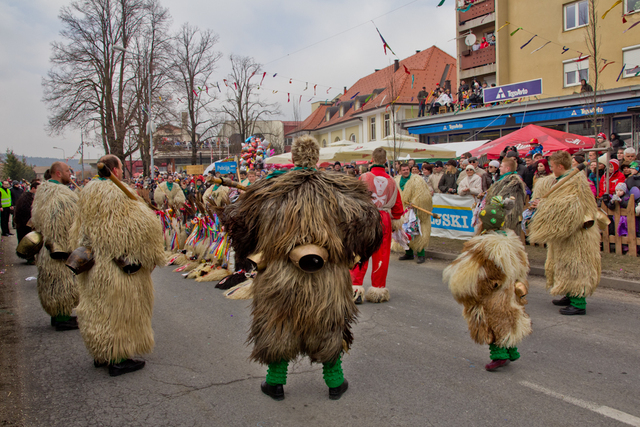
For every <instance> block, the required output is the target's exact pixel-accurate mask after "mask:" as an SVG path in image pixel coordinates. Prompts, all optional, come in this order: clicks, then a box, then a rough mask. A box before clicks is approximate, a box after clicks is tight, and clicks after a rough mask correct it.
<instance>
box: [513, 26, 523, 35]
mask: <svg viewBox="0 0 640 427" xmlns="http://www.w3.org/2000/svg"><path fill="white" fill-rule="evenodd" d="M521 29H522V27H518V28H516V29H515V31H514V32H512V33H511V35H512V36H513V35H514V34H515V33H517V32H518V31H520V30H521Z"/></svg>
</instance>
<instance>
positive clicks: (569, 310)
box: [560, 305, 587, 316]
mask: <svg viewBox="0 0 640 427" xmlns="http://www.w3.org/2000/svg"><path fill="white" fill-rule="evenodd" d="M560 314H563V315H565V316H575V315H581V314H587V310H585V309H584V308H578V307H574V306H572V305H570V306H568V307H565V308H561V309H560Z"/></svg>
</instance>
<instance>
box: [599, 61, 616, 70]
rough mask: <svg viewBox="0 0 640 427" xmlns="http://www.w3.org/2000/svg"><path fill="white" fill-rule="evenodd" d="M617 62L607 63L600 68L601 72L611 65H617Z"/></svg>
mask: <svg viewBox="0 0 640 427" xmlns="http://www.w3.org/2000/svg"><path fill="white" fill-rule="evenodd" d="M615 63H616V61H611V62H607V61H605V64H604V65H603V66H602V68H600V72H602V70H604V69H605V68H607V67H608V66H609V65H611V64H615Z"/></svg>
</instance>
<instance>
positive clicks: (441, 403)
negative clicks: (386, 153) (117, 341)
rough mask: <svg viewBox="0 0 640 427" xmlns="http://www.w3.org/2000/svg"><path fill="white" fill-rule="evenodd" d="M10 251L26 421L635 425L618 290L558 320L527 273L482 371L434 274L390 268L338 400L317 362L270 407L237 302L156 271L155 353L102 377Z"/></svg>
mask: <svg viewBox="0 0 640 427" xmlns="http://www.w3.org/2000/svg"><path fill="white" fill-rule="evenodd" d="M4 240H5V239H4V238H3V241H4ZM14 245H15V244H14V242H13V240H10V241H9V242H3V247H4V255H3V257H4V258H3V259H2V261H3V265H5V267H2V269H5V268H6V272H5V273H4V276H3V277H2V285H0V286H13V287H15V289H16V290H17V292H16V299H15V304H14V307H13V308H12V309H11V310H12V314H13V315H14V316H15V318H17V325H18V326H17V328H18V334H19V336H20V337H21V339H20V340H19V349H18V352H17V356H16V357H17V358H18V360H19V363H18V365H19V368H18V371H19V374H20V376H21V377H22V379H23V380H22V391H21V397H22V399H21V402H20V405H21V406H22V410H23V414H24V425H27V426H64V427H72V426H93V425H95V426H259V427H270V426H301V425H305V426H337V425H340V426H422V425H434V426H461V425H474V426H485V425H486V426H496V425H528V426H529V425H530V426H538V425H539V426H549V425H568V426H573V425H575V426H577V425H605V426H608V425H629V424H630V425H640V340H639V338H640V328H639V327H638V326H639V325H640V297H639V296H637V295H634V294H625V293H622V292H618V291H609V290H604V289H603V290H599V291H598V292H597V294H596V295H595V296H594V297H593V298H590V299H589V305H588V315H587V316H582V317H563V316H560V315H559V314H558V311H557V308H556V307H554V306H553V305H551V302H550V300H551V298H550V297H549V296H548V295H547V294H546V293H545V291H544V287H543V282H542V279H541V278H536V277H533V278H532V280H531V282H532V286H531V293H530V296H529V305H528V306H527V311H528V312H529V314H530V315H531V317H532V319H533V327H534V333H533V335H531V336H530V337H529V338H528V339H526V340H525V341H524V342H523V343H522V345H521V346H520V352H521V354H522V358H521V359H520V360H519V361H517V362H515V363H512V364H511V365H510V366H508V367H507V368H505V369H504V370H502V371H499V372H495V373H489V372H486V371H485V370H484V368H483V367H484V364H485V363H487V362H488V348H487V347H483V346H478V345H476V344H474V343H473V342H472V341H471V339H470V338H469V335H468V332H467V328H466V324H465V322H464V320H463V319H462V317H461V307H460V306H458V305H457V304H456V303H455V302H454V300H453V298H452V297H451V295H450V293H449V291H448V289H447V288H446V287H445V286H444V285H443V284H442V281H441V275H442V269H443V268H444V267H445V266H446V264H445V263H443V262H439V261H433V260H429V261H428V262H427V263H425V264H423V265H416V264H415V263H410V262H409V263H407V262H404V263H401V262H399V261H392V263H391V268H390V278H389V280H388V284H389V288H390V290H391V296H392V298H391V301H390V302H388V303H385V304H379V305H376V304H364V305H362V306H360V310H361V313H360V317H359V323H358V324H357V326H356V327H355V337H356V341H355V343H354V346H353V349H352V350H351V352H350V354H349V355H347V356H345V357H344V363H343V367H344V370H345V375H346V377H347V378H348V379H349V382H350V388H349V390H348V392H347V393H346V394H345V395H344V396H343V398H342V399H341V400H339V401H330V400H329V399H328V396H327V394H328V392H327V388H326V386H325V385H324V382H323V380H322V369H321V367H320V366H318V365H310V364H309V363H308V360H302V361H300V362H298V363H297V364H295V365H294V366H293V367H292V369H291V372H290V375H289V378H288V383H287V385H286V386H285V393H286V399H285V400H284V401H283V402H276V401H273V400H272V399H270V398H268V397H266V396H264V395H263V394H262V393H261V392H260V388H259V386H260V382H261V381H262V380H263V379H264V375H265V368H264V367H262V366H260V365H258V364H255V363H252V362H249V361H248V356H249V352H250V351H249V348H248V347H247V346H246V345H245V339H246V335H247V334H246V332H247V330H248V327H249V310H248V301H234V300H228V299H225V298H224V297H223V296H222V294H221V291H219V290H217V289H215V288H214V287H213V286H212V285H211V284H204V283H196V282H195V281H192V280H186V279H183V278H182V277H181V276H180V275H179V274H178V273H173V272H172V270H171V269H170V268H162V269H157V270H156V271H155V272H154V281H155V285H156V303H155V311H154V318H153V326H154V330H155V336H156V348H155V351H154V352H153V353H152V354H150V355H148V356H146V360H147V367H146V368H145V369H143V370H142V371H139V372H136V373H133V374H128V375H124V376H121V377H116V378H111V377H109V376H108V374H107V372H106V370H105V369H104V368H103V369H96V368H94V367H93V364H92V360H91V358H90V356H89V355H88V353H87V352H86V350H85V348H84V345H83V343H82V339H81V337H80V334H79V333H78V331H68V332H55V331H54V330H53V329H52V328H51V327H50V326H49V318H48V317H47V315H46V314H45V313H44V312H43V311H42V309H41V307H40V304H39V302H38V297H37V293H36V285H35V282H34V281H26V280H25V279H26V278H27V277H30V276H35V275H36V268H35V267H33V266H26V265H24V264H19V261H18V260H17V259H16V258H15V257H14V255H13V246H14ZM365 285H366V286H368V284H367V283H365ZM6 311H7V310H5V312H1V311H0V321H4V320H3V319H6V318H3V317H2V316H8V315H9V314H7V313H6ZM5 350H6V348H5ZM18 393H19V391H18ZM2 398H4V396H3V397H2ZM1 407H2V405H1V404H0V408H1ZM0 415H1V414H0ZM1 421H2V417H1V416H0V425H2V424H3V423H2V422H1Z"/></svg>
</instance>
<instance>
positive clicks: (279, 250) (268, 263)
mask: <svg viewBox="0 0 640 427" xmlns="http://www.w3.org/2000/svg"><path fill="white" fill-rule="evenodd" d="M291 157H292V159H293V163H294V164H295V166H296V167H295V168H294V169H293V170H292V171H290V172H288V173H286V174H284V175H272V177H268V179H263V180H260V181H257V182H256V183H254V184H253V185H251V186H250V187H249V188H248V189H247V190H246V192H244V193H243V194H242V195H241V196H240V198H239V199H238V201H237V202H236V203H233V204H231V205H229V206H228V207H227V208H226V209H225V212H224V215H223V224H224V225H225V227H226V229H227V230H228V232H229V234H230V237H231V242H232V246H233V247H234V249H235V251H236V255H237V256H238V257H239V258H240V259H245V258H249V259H254V258H255V257H254V256H253V255H255V254H259V258H260V261H258V262H257V265H258V273H257V275H256V277H255V279H254V281H253V285H252V294H253V302H252V310H251V315H252V322H251V329H250V334H249V341H250V342H252V343H253V351H252V352H251V359H253V360H254V361H256V362H259V363H262V364H265V365H268V366H269V368H268V370H267V378H266V381H264V382H263V383H262V384H261V389H262V392H263V393H265V394H267V395H269V396H271V397H272V398H273V399H276V400H282V399H284V389H283V386H284V385H285V384H286V380H287V368H288V364H289V362H290V361H292V360H294V359H296V358H297V357H298V356H301V355H303V356H304V355H306V356H308V357H309V358H310V359H311V362H315V363H322V364H323V375H324V380H325V383H326V384H327V386H328V387H329V398H330V399H334V400H336V399H339V398H340V397H341V396H342V394H343V393H344V392H345V391H346V390H347V388H348V385H349V384H348V382H347V380H346V379H344V375H343V372H342V359H341V357H342V353H343V351H347V350H348V349H349V347H350V346H351V343H352V341H353V335H352V332H351V324H352V323H353V322H354V320H355V317H356V315H357V313H358V310H357V308H356V306H355V304H354V302H353V297H352V290H351V280H350V277H349V268H350V267H351V266H352V265H353V263H354V262H356V259H357V257H359V258H360V259H367V258H369V256H371V254H372V253H373V252H374V251H375V250H376V249H377V248H378V246H379V245H380V242H381V240H382V227H381V225H380V215H379V214H378V210H377V209H376V207H375V206H374V205H373V203H371V194H370V192H369V190H368V189H367V187H366V186H365V185H364V184H362V183H359V182H358V181H357V180H356V179H354V178H352V177H349V176H347V175H343V174H334V173H330V172H323V171H317V170H316V169H315V168H316V163H317V162H318V158H319V147H318V143H317V141H316V140H315V139H314V138H312V137H310V136H306V135H305V136H302V137H300V138H298V139H296V140H295V141H294V143H293V147H292V149H291ZM391 183H393V181H391ZM394 187H395V186H394ZM313 271H315V272H313Z"/></svg>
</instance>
